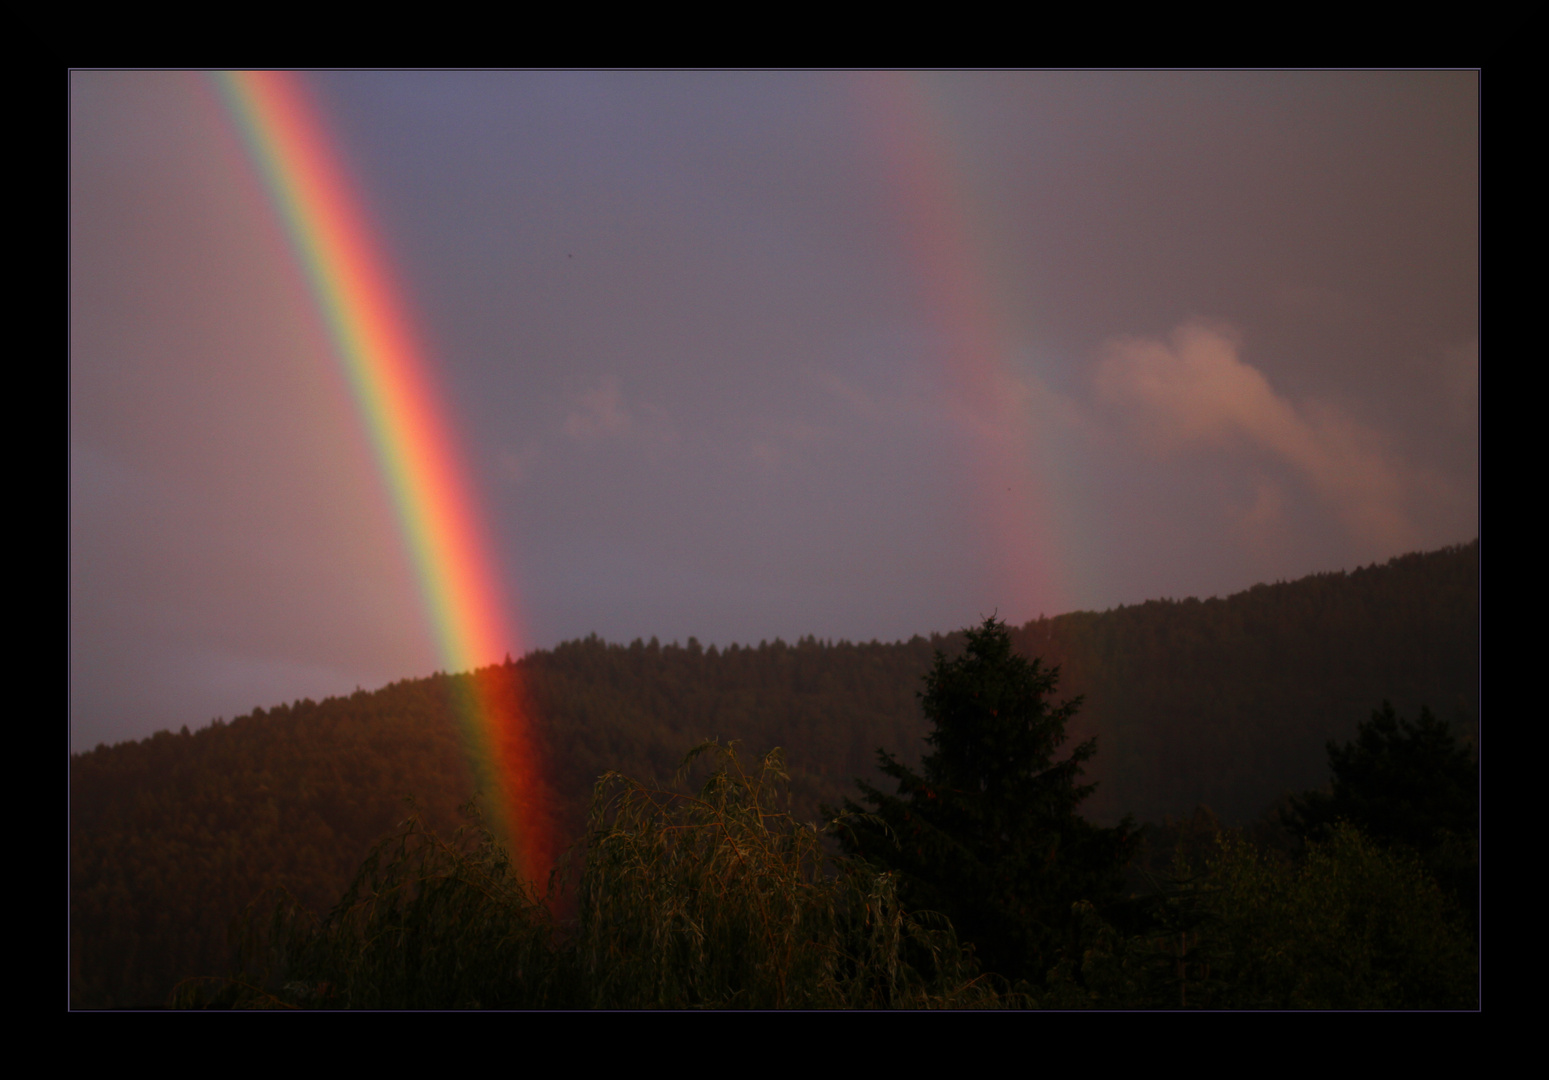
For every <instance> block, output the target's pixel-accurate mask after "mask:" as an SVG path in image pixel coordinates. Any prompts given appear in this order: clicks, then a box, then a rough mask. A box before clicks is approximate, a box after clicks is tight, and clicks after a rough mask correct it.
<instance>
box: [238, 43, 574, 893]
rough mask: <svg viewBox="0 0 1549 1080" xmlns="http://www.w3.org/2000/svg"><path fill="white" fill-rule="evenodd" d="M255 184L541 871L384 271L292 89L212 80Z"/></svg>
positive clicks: (462, 496) (442, 465)
mask: <svg viewBox="0 0 1549 1080" xmlns="http://www.w3.org/2000/svg"><path fill="white" fill-rule="evenodd" d="M216 81H217V83H218V85H219V88H220V91H221V95H222V97H223V99H224V100H225V102H226V105H227V107H228V109H229V110H230V112H231V114H232V115H233V116H234V117H235V118H236V121H237V124H238V126H239V127H240V129H241V131H242V135H243V137H244V141H245V142H246V144H247V147H248V150H249V152H250V153H251V155H252V157H253V160H254V162H255V163H256V165H257V167H258V170H259V172H260V173H261V174H262V175H263V178H264V181H265V183H266V185H267V188H268V191H269V194H270V196H271V198H272V199H273V202H274V205H275V208H276V209H277V211H278V212H279V214H280V216H281V218H282V219H283V220H284V224H285V229H286V232H287V234H288V236H289V237H290V241H291V244H292V247H293V250H294V252H295V255H296V257H297V259H298V261H299V262H300V263H301V265H302V268H303V270H304V272H305V275H306V278H307V281H308V284H309V285H310V286H311V289H312V293H313V296H314V298H315V300H316V302H317V306H318V309H319V311H320V312H321V314H322V316H323V318H324V321H325V322H326V323H327V326H328V329H329V332H330V334H331V336H332V339H333V344H334V348H335V352H336V354H337V356H338V358H339V361H340V363H341V364H342V366H343V368H344V370H345V374H346V377H347V379H348V382H349V385H350V388H351V391H352V392H353V395H354V398H355V401H356V404H357V407H358V408H359V410H360V415H361V417H362V420H363V422H364V424H365V427H366V429H367V431H368V433H369V437H370V440H371V443H372V446H373V449H374V450H375V454H376V458H377V462H378V465H379V468H380V469H381V471H382V474H383V477H384V479H385V481H386V485H387V487H388V488H389V490H390V492H391V496H392V500H393V504H394V508H395V509H396V511H397V515H398V520H399V523H400V526H401V528H402V531H403V536H404V539H405V543H406V545H407V547H408V549H409V553H410V558H411V560H412V562H413V565H414V568H415V571H416V574H417V576H418V579H419V583H420V590H421V594H422V596H423V599H424V602H425V604H426V607H427V610H428V613H429V617H430V621H431V624H432V627H433V629H434V633H435V637H436V641H437V644H438V646H439V648H440V652H441V656H442V659H443V661H444V663H445V665H446V669H447V670H448V671H449V672H454V673H455V672H464V671H466V672H469V673H470V675H469V677H468V678H467V679H466V680H460V683H461V682H465V683H466V686H465V687H464V689H463V693H464V699H463V700H462V701H461V702H460V703H459V704H460V712H461V714H462V716H461V720H462V723H463V727H464V737H465V741H466V743H467V745H468V747H469V750H470V753H471V755H472V757H473V760H474V766H475V770H476V772H477V773H478V774H479V781H480V784H481V787H482V788H483V789H484V791H485V792H486V797H489V798H491V799H493V800H494V801H495V803H496V804H497V806H496V812H497V817H498V819H499V821H498V824H499V826H500V827H501V828H502V831H503V832H504V833H505V834H506V837H507V839H508V841H509V842H510V844H511V846H512V849H513V856H514V858H515V859H516V862H517V865H518V866H519V867H520V869H521V870H522V872H523V873H524V874H525V875H526V876H527V877H528V878H529V879H530V880H533V881H541V880H542V878H543V876H544V875H545V874H546V873H547V870H548V868H549V867H550V866H551V865H552V861H553V855H554V851H553V832H552V829H550V828H549V827H548V826H547V824H546V823H547V821H548V820H549V813H550V810H551V806H550V801H549V800H548V799H547V798H546V796H545V795H544V787H543V784H542V778H541V774H540V770H539V763H538V760H537V756H536V754H535V752H534V743H533V738H532V732H531V730H530V726H529V716H530V713H529V710H528V709H527V707H526V706H525V704H524V702H523V699H522V695H521V688H520V685H519V684H518V683H517V681H516V679H515V672H514V671H512V670H509V669H501V670H498V671H484V672H478V671H477V669H478V668H479V667H480V666H481V665H490V664H495V663H498V662H499V661H500V660H501V658H502V657H504V656H506V655H508V653H509V650H510V649H511V647H512V645H513V644H515V643H516V641H517V638H516V636H515V634H514V633H513V632H512V631H513V628H512V626H511V625H510V624H509V622H508V621H507V618H506V615H505V612H504V610H503V605H502V603H501V597H502V595H503V591H502V589H501V587H500V580H499V576H498V575H497V573H496V571H495V563H494V561H493V560H492V559H491V558H490V556H489V552H488V551H487V547H486V543H485V539H484V538H485V535H486V534H485V531H484V529H483V528H482V527H481V523H480V515H479V513H478V505H477V503H476V501H475V499H474V496H473V491H472V489H471V488H470V486H469V484H468V481H467V479H466V475H465V471H464V469H463V468H462V464H461V461H462V458H461V455H460V454H459V452H458V450H457V444H456V440H455V439H454V438H453V436H452V430H451V428H450V426H449V425H448V423H447V419H446V411H445V409H444V408H443V407H442V406H441V403H440V394H439V393H438V392H437V388H436V386H435V384H434V382H433V380H432V378H431V375H430V370H429V365H428V364H427V363H426V355H427V353H426V350H425V349H424V347H423V344H422V343H421V341H420V340H419V336H418V334H417V333H416V331H415V328H414V326H413V325H412V320H411V319H410V318H409V315H408V308H407V306H406V304H405V302H404V300H403V297H402V296H401V294H400V293H399V291H398V289H397V287H396V285H395V282H394V281H393V280H392V275H391V273H390V272H389V264H388V263H387V261H386V260H385V258H384V256H383V253H382V251H381V249H380V245H379V244H378V243H377V241H376V239H375V236H374V234H373V232H372V230H371V228H370V227H369V225H368V222H367V219H366V215H365V214H364V212H363V210H362V206H361V203H360V199H359V198H358V196H357V195H356V191H355V188H354V186H353V185H352V184H351V183H350V182H349V179H348V177H347V175H346V172H345V170H344V168H343V166H342V163H341V161H340V160H339V157H338V155H337V154H336V153H335V151H334V143H333V141H332V140H331V139H330V138H329V137H328V134H327V131H326V129H325V127H324V124H323V122H322V118H321V116H320V115H319V113H318V110H317V109H316V107H315V106H314V105H313V103H312V102H311V100H310V98H309V97H308V95H307V93H306V89H305V87H304V86H303V85H302V82H301V79H300V78H299V77H298V76H297V75H294V74H291V73H286V72H275V71H264V72H228V73H223V74H220V75H217V76H216Z"/></svg>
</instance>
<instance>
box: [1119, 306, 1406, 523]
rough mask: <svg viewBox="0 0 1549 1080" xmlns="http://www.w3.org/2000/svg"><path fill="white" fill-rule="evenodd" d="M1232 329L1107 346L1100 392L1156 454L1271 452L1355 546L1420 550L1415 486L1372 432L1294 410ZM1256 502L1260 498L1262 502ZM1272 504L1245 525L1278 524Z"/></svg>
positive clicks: (1331, 415)
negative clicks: (1243, 351) (1247, 356)
mask: <svg viewBox="0 0 1549 1080" xmlns="http://www.w3.org/2000/svg"><path fill="white" fill-rule="evenodd" d="M1240 347H1241V342H1240V340H1239V338H1238V335H1237V334H1236V332H1235V331H1234V330H1233V329H1232V328H1231V327H1229V326H1224V325H1220V324H1207V323H1203V322H1190V323H1186V324H1184V325H1182V326H1180V327H1178V328H1177V329H1176V330H1174V331H1173V333H1172V335H1171V337H1170V338H1169V340H1167V341H1161V340H1158V339H1155V338H1139V337H1125V338H1118V339H1115V340H1113V341H1110V342H1109V343H1108V344H1107V345H1106V347H1105V348H1104V350H1103V355H1102V360H1101V363H1100V364H1099V365H1098V369H1097V390H1098V394H1099V396H1100V398H1102V399H1103V400H1104V401H1105V402H1106V403H1107V404H1109V405H1110V406H1113V407H1116V408H1118V409H1120V410H1121V411H1123V412H1125V413H1126V414H1127V415H1128V417H1129V419H1130V421H1131V422H1132V423H1133V424H1134V425H1135V426H1136V427H1137V428H1138V429H1139V430H1140V431H1141V432H1142V433H1143V434H1144V435H1145V436H1146V437H1147V438H1148V439H1149V440H1150V441H1151V443H1152V445H1153V446H1155V447H1156V448H1157V449H1158V450H1160V451H1162V452H1178V451H1180V450H1185V449H1192V448H1198V447H1209V448H1215V449H1218V450H1226V451H1230V450H1233V449H1240V448H1243V447H1252V448H1254V449H1257V450H1260V451H1268V452H1269V453H1271V454H1272V455H1274V456H1275V457H1277V458H1279V459H1280V460H1281V461H1283V462H1284V463H1286V464H1287V465H1289V466H1290V467H1291V468H1293V469H1294V470H1295V471H1297V472H1298V473H1300V474H1301V475H1302V477H1303V478H1304V479H1305V480H1306V481H1307V482H1308V484H1309V485H1310V486H1311V488H1312V490H1313V491H1314V492H1315V493H1316V494H1317V495H1318V497H1319V498H1321V499H1322V500H1323V501H1324V502H1326V503H1327V504H1329V505H1331V506H1332V507H1334V509H1335V510H1336V512H1337V513H1338V514H1339V515H1340V516H1341V518H1342V519H1343V520H1344V521H1345V523H1346V525H1347V527H1348V528H1349V529H1350V530H1351V532H1352V533H1353V534H1355V535H1356V536H1357V537H1358V538H1359V539H1361V540H1363V541H1365V542H1368V543H1371V544H1374V545H1377V546H1379V547H1381V548H1384V549H1388V550H1404V549H1407V548H1410V547H1415V546H1419V545H1420V544H1421V542H1422V541H1421V536H1420V532H1419V530H1418V529H1417V528H1416V527H1415V525H1414V523H1413V522H1412V521H1411V519H1410V517H1409V515H1408V513H1407V511H1406V503H1407V501H1408V498H1409V496H1410V494H1411V491H1412V489H1413V488H1414V487H1415V486H1416V483H1417V481H1419V480H1420V478H1419V477H1417V476H1415V475H1414V474H1413V472H1412V471H1411V470H1409V469H1407V468H1405V467H1404V466H1403V464H1402V463H1401V462H1398V461H1396V460H1393V459H1392V457H1391V456H1390V455H1389V454H1388V453H1387V452H1386V451H1385V448H1384V446H1383V442H1382V439H1381V438H1380V437H1379V435H1378V433H1377V432H1375V431H1373V430H1372V429H1370V428H1368V427H1365V426H1364V425H1362V424H1360V423H1359V422H1357V421H1356V420H1355V419H1353V418H1352V417H1349V416H1347V415H1345V414H1344V413H1343V412H1341V411H1340V410H1339V409H1336V408H1334V407H1333V406H1331V405H1327V404H1322V403H1319V402H1315V401H1308V402H1303V403H1302V404H1301V405H1300V406H1298V405H1295V404H1293V403H1292V402H1290V401H1288V400H1286V399H1285V398H1284V397H1281V396H1280V395H1279V394H1277V393H1276V392H1275V390H1274V388H1273V387H1272V386H1270V384H1269V380H1268V379H1267V378H1265V377H1264V374H1263V372H1261V371H1259V370H1258V369H1257V368H1255V367H1253V366H1252V365H1251V364H1248V363H1245V362H1244V361H1243V360H1241V359H1240V358H1239V357H1238V351H1239V349H1240ZM1261 494H1263V493H1261ZM1278 507H1279V498H1278V495H1271V496H1267V497H1265V498H1263V499H1262V500H1261V502H1260V503H1259V504H1258V506H1256V508H1255V510H1254V511H1251V512H1250V514H1249V517H1251V518H1254V519H1255V520H1256V521H1257V522H1258V523H1260V524H1263V523H1266V522H1267V521H1268V520H1270V519H1272V518H1273V517H1275V516H1277V515H1278V512H1279V511H1278Z"/></svg>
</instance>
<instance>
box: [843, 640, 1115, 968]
mask: <svg viewBox="0 0 1549 1080" xmlns="http://www.w3.org/2000/svg"><path fill="white" fill-rule="evenodd" d="M967 637H968V647H967V649H966V651H965V652H964V653H963V655H962V656H960V657H958V658H957V659H954V660H948V659H947V658H946V657H945V656H944V655H943V654H942V653H940V652H939V651H938V652H937V654H936V659H935V664H934V667H933V668H932V669H931V671H930V672H929V674H928V675H927V676H926V678H925V689H924V691H923V692H921V694H920V700H921V704H922V706H923V707H924V710H925V717H926V720H927V721H928V722H929V723H930V724H931V727H932V731H931V733H930V734H929V735H928V736H927V737H926V741H927V742H928V743H929V744H930V746H931V747H932V749H931V751H930V753H928V754H927V755H926V756H925V758H924V760H923V761H922V762H921V770H922V771H921V772H919V773H916V772H914V771H913V770H911V769H909V768H908V767H907V766H905V765H903V764H901V763H900V762H899V761H898V760H897V758H895V757H894V756H893V755H892V754H889V753H887V752H886V751H885V750H878V751H877V753H878V757H879V760H880V763H881V768H882V771H883V772H884V773H886V774H887V775H888V776H890V777H892V778H893V779H895V780H896V781H897V782H898V792H897V794H896V795H888V794H886V793H884V792H882V791H880V790H879V789H877V788H876V787H874V786H872V785H871V784H867V783H865V782H863V781H859V780H858V781H857V784H858V786H859V787H860V789H861V793H862V797H863V799H864V802H865V803H866V804H867V805H865V806H862V805H859V804H857V803H855V802H853V801H851V800H849V799H846V800H845V804H844V810H845V813H844V816H843V822H844V824H845V825H846V828H845V829H844V830H843V831H842V832H841V837H842V842H843V844H844V846H845V849H846V851H847V852H848V853H849V854H851V855H855V856H859V857H861V858H864V859H867V860H869V861H870V862H872V863H873V864H875V865H878V866H880V867H884V868H886V869H889V870H892V871H895V872H896V873H897V874H898V876H899V878H900V896H901V897H902V898H903V900H904V902H905V904H906V905H912V906H913V907H914V908H915V909H917V910H919V909H927V910H934V911H939V912H941V913H942V914H944V915H946V916H947V917H948V918H950V919H951V920H952V924H953V925H954V926H955V927H956V928H957V929H958V932H959V934H960V935H961V937H962V938H963V939H964V940H966V941H970V942H972V943H973V944H974V945H975V947H976V948H977V949H978V952H979V956H980V958H981V959H982V961H983V963H984V965H985V967H986V968H987V969H988V970H991V971H995V972H998V973H999V974H1001V975H1004V976H1006V977H1008V978H1011V979H1028V980H1029V981H1031V982H1034V983H1038V982H1040V981H1042V979H1043V977H1044V975H1045V973H1046V972H1047V971H1048V970H1049V968H1050V967H1051V966H1052V965H1053V963H1054V961H1055V958H1056V954H1057V951H1058V948H1059V944H1060V942H1061V941H1062V940H1063V939H1064V938H1065V936H1066V931H1067V929H1068V927H1069V925H1070V921H1071V907H1072V905H1073V904H1074V903H1075V902H1076V901H1078V900H1089V901H1091V902H1093V903H1095V904H1097V905H1099V906H1101V905H1103V904H1105V903H1106V902H1108V901H1110V900H1112V899H1114V898H1116V897H1117V896H1118V894H1119V890H1120V889H1121V887H1122V871H1123V867H1124V864H1125V862H1126V861H1127V859H1128V857H1129V855H1130V853H1131V850H1132V848H1133V846H1134V838H1135V832H1134V829H1133V827H1132V826H1131V824H1130V822H1129V821H1128V819H1126V820H1125V822H1124V823H1123V824H1121V825H1120V826H1119V827H1118V828H1115V829H1102V828H1098V827H1096V826H1094V825H1092V824H1090V823H1089V822H1087V821H1085V820H1084V819H1082V818H1081V817H1080V816H1079V815H1078V814H1077V812H1076V811H1077V807H1078V806H1079V805H1080V803H1081V801H1082V800H1083V799H1085V798H1086V797H1087V796H1088V795H1089V794H1091V792H1092V790H1093V785H1090V784H1085V785H1084V784H1081V783H1079V780H1080V778H1081V775H1082V764H1083V763H1084V762H1086V761H1087V760H1089V759H1090V758H1091V757H1092V755H1093V754H1094V753H1096V750H1097V745H1096V740H1095V739H1088V740H1087V741H1085V742H1083V743H1081V744H1080V745H1079V746H1077V747H1076V748H1075V749H1074V751H1072V752H1071V754H1070V755H1069V756H1068V757H1066V758H1064V759H1063V760H1061V761H1058V762H1056V761H1055V760H1054V754H1055V751H1056V750H1057V749H1058V748H1059V746H1060V745H1061V744H1062V743H1063V742H1064V741H1065V726H1066V724H1067V723H1068V722H1069V721H1070V719H1071V717H1072V716H1073V715H1074V714H1075V712H1076V709H1077V708H1078V707H1079V706H1080V699H1079V698H1077V699H1075V700H1072V701H1067V702H1065V703H1063V704H1061V705H1057V706H1054V705H1051V704H1050V702H1049V698H1050V696H1051V695H1052V694H1053V693H1054V690H1055V687H1056V685H1057V683H1058V679H1059V670H1058V668H1055V669H1045V668H1044V667H1043V665H1042V664H1041V662H1040V661H1038V660H1032V661H1029V660H1027V659H1025V658H1024V657H1021V656H1018V655H1017V654H1016V653H1014V652H1013V651H1012V648H1011V635H1010V632H1009V631H1008V629H1007V627H1006V626H1005V624H1004V623H1001V622H999V621H997V620H996V619H995V618H993V617H991V618H988V619H986V620H985V621H984V623H983V625H981V626H979V627H978V628H976V629H970V630H969V631H967Z"/></svg>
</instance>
